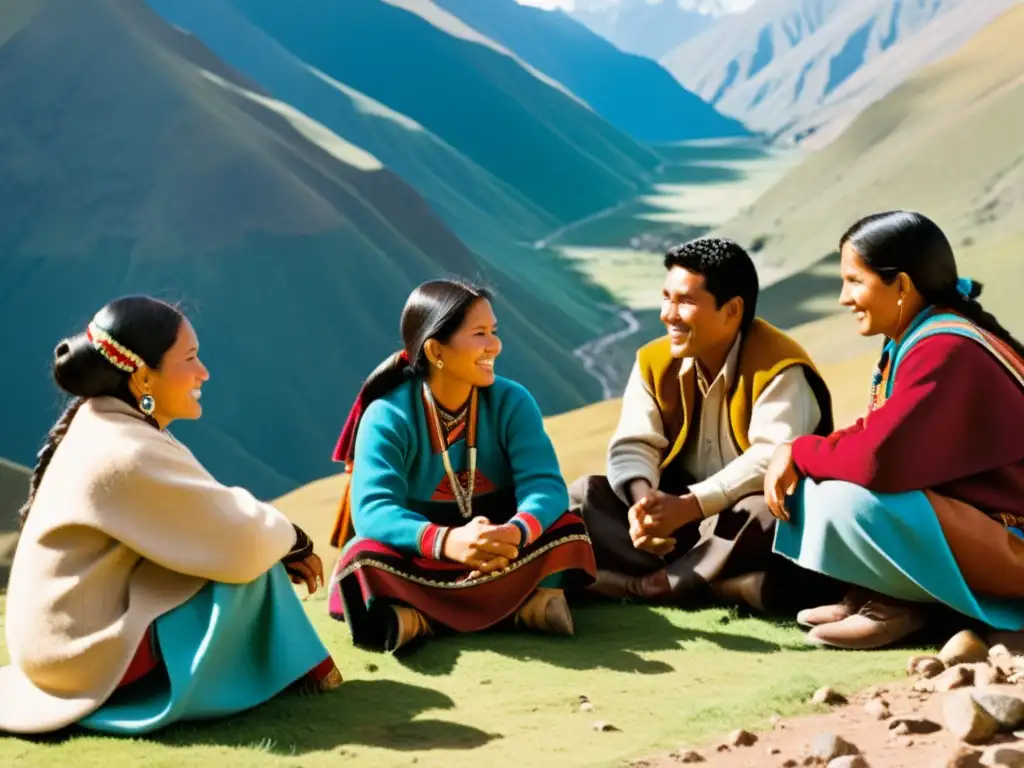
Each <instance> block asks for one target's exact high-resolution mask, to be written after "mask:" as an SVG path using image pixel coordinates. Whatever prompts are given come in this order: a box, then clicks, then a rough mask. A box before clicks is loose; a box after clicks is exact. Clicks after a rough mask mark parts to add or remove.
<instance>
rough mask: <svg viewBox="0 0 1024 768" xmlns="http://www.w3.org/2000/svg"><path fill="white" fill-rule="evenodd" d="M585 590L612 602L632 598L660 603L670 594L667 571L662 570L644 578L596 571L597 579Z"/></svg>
mask: <svg viewBox="0 0 1024 768" xmlns="http://www.w3.org/2000/svg"><path fill="white" fill-rule="evenodd" d="M586 590H587V591H588V592H593V593H594V594H598V595H602V596H604V597H610V598H612V599H613V600H624V599H625V598H628V597H632V598H636V599H639V600H644V601H647V600H649V601H661V600H667V599H668V598H669V596H670V595H671V593H672V588H671V586H670V585H669V583H668V571H666V570H665V569H664V568H660V569H658V570H657V571H654V572H653V573H649V574H647V575H646V576H626V575H625V574H623V573H618V572H616V571H606V570H601V569H598V571H597V579H596V580H595V581H594V583H593V584H591V585H590V586H588V587H587V588H586Z"/></svg>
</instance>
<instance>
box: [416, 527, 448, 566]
mask: <svg viewBox="0 0 1024 768" xmlns="http://www.w3.org/2000/svg"><path fill="white" fill-rule="evenodd" d="M447 532H448V528H447V527H446V526H443V525H435V524H434V523H427V524H426V525H425V526H423V531H422V532H421V533H420V541H419V548H420V554H422V555H423V556H424V557H432V558H433V559H434V560H441V559H442V558H443V556H444V553H443V551H442V550H443V549H444V539H445V534H446V533H447Z"/></svg>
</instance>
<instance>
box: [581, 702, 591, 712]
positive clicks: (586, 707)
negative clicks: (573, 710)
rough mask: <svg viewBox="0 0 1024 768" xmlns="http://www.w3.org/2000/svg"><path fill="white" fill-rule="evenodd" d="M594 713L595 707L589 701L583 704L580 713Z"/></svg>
mask: <svg viewBox="0 0 1024 768" xmlns="http://www.w3.org/2000/svg"><path fill="white" fill-rule="evenodd" d="M593 711H594V705H593V704H591V703H590V702H589V701H584V702H583V703H582V704H580V712H593Z"/></svg>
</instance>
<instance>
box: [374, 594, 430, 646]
mask: <svg viewBox="0 0 1024 768" xmlns="http://www.w3.org/2000/svg"><path fill="white" fill-rule="evenodd" d="M391 610H393V611H394V612H395V630H394V633H393V634H392V633H388V638H387V640H386V641H385V650H388V651H391V652H392V653H394V652H395V651H397V650H398V649H399V648H401V647H402V646H403V645H408V644H409V643H411V642H412V641H413V640H415V639H417V638H420V637H427V636H429V635H432V634H433V633H434V631H433V630H432V629H431V628H430V622H429V621H428V620H427V617H426V616H424V615H423V614H422V613H420V612H419V611H417V610H416V609H415V608H413V607H411V606H408V605H392V606H391Z"/></svg>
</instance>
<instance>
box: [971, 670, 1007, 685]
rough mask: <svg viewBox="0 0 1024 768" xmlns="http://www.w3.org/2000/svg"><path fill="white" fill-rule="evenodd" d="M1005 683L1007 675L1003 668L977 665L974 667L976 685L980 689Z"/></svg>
mask: <svg viewBox="0 0 1024 768" xmlns="http://www.w3.org/2000/svg"><path fill="white" fill-rule="evenodd" d="M1005 682H1006V673H1005V672H1004V671H1003V669H1002V668H1001V667H994V666H991V665H989V664H976V665H975V666H974V684H975V685H976V686H977V687H978V688H988V687H990V686H993V685H1001V684H1002V683H1005Z"/></svg>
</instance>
